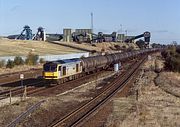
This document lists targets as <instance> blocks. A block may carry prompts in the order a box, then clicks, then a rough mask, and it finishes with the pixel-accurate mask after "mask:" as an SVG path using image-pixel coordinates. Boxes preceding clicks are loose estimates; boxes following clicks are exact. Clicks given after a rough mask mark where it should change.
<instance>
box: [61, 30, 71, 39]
mask: <svg viewBox="0 0 180 127" xmlns="http://www.w3.org/2000/svg"><path fill="white" fill-rule="evenodd" d="M71 34H72V29H67V28H66V29H63V41H65V42H71V41H72V37H71Z"/></svg>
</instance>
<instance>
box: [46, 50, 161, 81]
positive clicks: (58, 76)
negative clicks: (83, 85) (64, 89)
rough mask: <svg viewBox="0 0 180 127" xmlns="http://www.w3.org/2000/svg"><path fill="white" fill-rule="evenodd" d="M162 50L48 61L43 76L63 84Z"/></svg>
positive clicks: (47, 79)
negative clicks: (127, 60)
mask: <svg viewBox="0 0 180 127" xmlns="http://www.w3.org/2000/svg"><path fill="white" fill-rule="evenodd" d="M160 50H162V49H158V48H151V49H143V50H137V51H132V52H123V53H114V54H108V55H101V56H92V57H87V58H75V59H66V60H57V61H52V62H47V63H45V64H44V65H43V78H44V79H45V80H46V81H48V82H54V81H55V82H57V83H58V84H61V83H63V82H66V81H69V80H73V79H76V78H79V77H81V76H83V75H85V74H87V73H90V72H94V71H97V70H100V69H107V68H108V67H110V66H112V65H114V64H117V63H119V62H120V61H123V60H126V59H128V58H136V57H138V56H142V55H147V54H149V53H152V52H156V51H160Z"/></svg>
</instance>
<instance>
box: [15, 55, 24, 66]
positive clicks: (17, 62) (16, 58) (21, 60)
mask: <svg viewBox="0 0 180 127" xmlns="http://www.w3.org/2000/svg"><path fill="white" fill-rule="evenodd" d="M23 64H24V60H23V59H22V57H20V56H16V57H15V58H14V65H23Z"/></svg>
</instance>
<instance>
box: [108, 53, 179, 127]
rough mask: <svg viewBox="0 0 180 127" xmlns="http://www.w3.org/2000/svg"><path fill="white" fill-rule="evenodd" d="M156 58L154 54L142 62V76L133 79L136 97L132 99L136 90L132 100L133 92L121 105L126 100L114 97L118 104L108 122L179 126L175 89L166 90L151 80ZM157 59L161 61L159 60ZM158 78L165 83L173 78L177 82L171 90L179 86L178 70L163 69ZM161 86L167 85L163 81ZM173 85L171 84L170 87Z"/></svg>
mask: <svg viewBox="0 0 180 127" xmlns="http://www.w3.org/2000/svg"><path fill="white" fill-rule="evenodd" d="M156 59H157V57H156V56H154V57H153V58H152V60H151V61H148V62H146V63H145V66H144V69H146V70H147V71H145V72H144V73H142V77H141V78H140V79H139V80H138V82H137V83H136V85H137V86H136V89H138V93H139V95H138V101H136V99H135V95H136V94H134V101H129V99H130V98H132V97H133V96H132V97H128V98H127V99H126V101H127V102H129V103H128V104H127V105H124V103H125V101H124V100H122V99H119V101H118V102H116V101H114V102H116V104H114V105H118V108H117V107H114V110H113V112H112V114H111V115H110V116H109V121H108V122H107V125H111V126H114V127H179V126H180V121H179V119H180V98H179V97H176V96H174V94H171V93H174V92H175V91H171V93H170V92H169V93H167V92H165V91H164V90H163V89H162V87H159V84H158V83H157V84H155V83H154V80H155V79H156V78H157V76H158V74H156V73H155V72H154V70H153V68H154V66H155V60H156ZM159 62H160V63H161V62H162V61H159ZM159 78H161V79H159V80H160V81H162V82H164V83H167V82H168V80H173V81H172V82H173V83H176V85H174V86H176V87H174V90H176V91H177V87H178V89H179V84H180V83H179V79H180V75H179V74H177V73H169V72H163V73H162V74H160V77H159ZM162 86H163V87H166V85H162ZM172 87H173V86H172V85H171V89H172ZM168 88H170V87H168ZM178 92H179V91H178ZM116 100H117V99H116ZM123 105H124V106H123ZM131 107H135V108H131ZM123 109H125V110H123ZM128 109H129V110H128ZM132 109H133V110H132ZM120 111H121V112H120ZM124 114H125V115H124ZM112 116H113V117H112Z"/></svg>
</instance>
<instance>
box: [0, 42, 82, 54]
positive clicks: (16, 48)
mask: <svg viewBox="0 0 180 127" xmlns="http://www.w3.org/2000/svg"><path fill="white" fill-rule="evenodd" d="M30 51H33V52H34V53H35V54H38V55H47V54H52V55H58V54H68V53H78V52H82V51H80V50H77V49H72V48H68V47H64V46H60V45H55V44H50V43H48V42H41V41H27V40H9V39H0V56H17V55H21V56H26V55H27V54H28V53H29V52H30Z"/></svg>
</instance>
